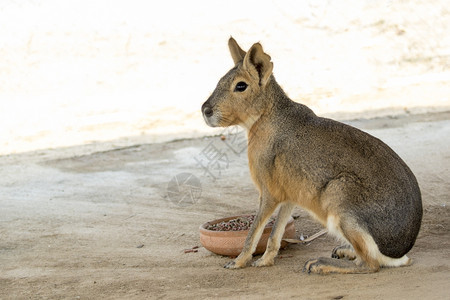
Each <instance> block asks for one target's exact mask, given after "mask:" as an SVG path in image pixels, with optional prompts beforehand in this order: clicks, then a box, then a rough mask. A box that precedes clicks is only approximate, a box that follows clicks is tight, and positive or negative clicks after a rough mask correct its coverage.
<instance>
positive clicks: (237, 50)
mask: <svg viewBox="0 0 450 300" xmlns="http://www.w3.org/2000/svg"><path fill="white" fill-rule="evenodd" d="M228 48H230V53H231V57H232V58H233V61H234V64H237V63H238V62H240V61H241V60H242V59H244V56H245V51H244V50H242V49H241V47H239V45H238V43H237V42H236V40H235V39H233V37H230V39H229V40H228Z"/></svg>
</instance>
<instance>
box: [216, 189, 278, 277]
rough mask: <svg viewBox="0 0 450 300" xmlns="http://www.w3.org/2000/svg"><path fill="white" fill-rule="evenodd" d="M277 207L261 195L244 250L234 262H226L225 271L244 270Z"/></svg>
mask: <svg viewBox="0 0 450 300" xmlns="http://www.w3.org/2000/svg"><path fill="white" fill-rule="evenodd" d="M276 207H277V204H276V203H275V200H274V199H273V198H271V197H269V196H265V195H262V196H261V198H260V202H259V210H258V214H257V215H256V217H255V220H254V221H253V224H252V226H250V230H249V232H248V235H247V238H246V239H245V243H244V248H243V249H242V252H241V254H239V256H238V257H236V259H235V260H232V261H230V262H228V263H227V264H226V265H225V266H224V268H227V269H239V268H244V267H246V266H247V264H248V263H249V262H250V260H251V259H252V255H253V252H255V250H256V246H257V245H258V242H259V239H260V238H261V235H262V233H263V231H264V227H265V226H266V224H267V221H269V218H270V216H271V215H272V214H273V212H274V211H275V209H276Z"/></svg>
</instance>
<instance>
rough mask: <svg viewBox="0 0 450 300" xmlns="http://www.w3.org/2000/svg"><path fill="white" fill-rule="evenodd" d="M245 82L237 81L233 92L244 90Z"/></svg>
mask: <svg viewBox="0 0 450 300" xmlns="http://www.w3.org/2000/svg"><path fill="white" fill-rule="evenodd" d="M247 86H248V85H247V84H246V83H245V82H243V81H239V82H238V83H237V84H236V87H235V88H234V91H235V92H243V91H245V89H246V88H247Z"/></svg>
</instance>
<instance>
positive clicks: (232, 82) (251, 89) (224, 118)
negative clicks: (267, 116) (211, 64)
mask: <svg viewBox="0 0 450 300" xmlns="http://www.w3.org/2000/svg"><path fill="white" fill-rule="evenodd" d="M228 47H229V48H230V53H231V57H232V58H233V61H234V64H235V66H234V68H232V69H231V70H230V71H228V73H227V74H225V76H223V77H222V78H221V79H220V80H219V83H218V84H217V87H216V89H215V90H214V92H213V93H212V95H211V96H210V97H209V98H208V100H207V101H206V102H205V103H204V104H203V106H202V113H203V118H204V119H205V122H206V124H208V125H209V126H211V127H219V126H221V127H226V126H232V125H241V126H244V127H247V128H249V127H250V126H251V124H253V123H254V121H255V120H256V119H257V118H258V117H259V115H260V114H262V113H263V111H264V108H265V103H264V99H265V98H266V97H264V93H265V92H266V88H267V86H268V85H269V83H270V81H271V80H273V77H272V76H271V75H272V69H273V64H272V62H271V61H270V56H269V55H267V54H266V53H264V51H263V49H262V47H261V44H259V43H256V44H254V45H253V46H252V47H251V48H250V50H248V51H247V52H245V51H244V50H242V49H241V47H239V45H238V44H237V42H236V41H235V40H234V39H233V38H230V39H229V41H228Z"/></svg>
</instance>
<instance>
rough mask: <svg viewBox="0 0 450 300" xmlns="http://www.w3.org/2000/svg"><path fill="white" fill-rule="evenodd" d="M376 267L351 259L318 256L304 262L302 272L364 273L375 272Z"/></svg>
mask: <svg viewBox="0 0 450 300" xmlns="http://www.w3.org/2000/svg"><path fill="white" fill-rule="evenodd" d="M377 271H378V268H377V267H374V268H369V267H367V266H366V265H357V264H355V263H354V262H353V261H351V260H347V259H336V258H329V257H319V258H317V259H311V260H309V261H307V262H306V264H305V267H304V268H303V272H307V273H308V274H311V273H315V274H333V273H340V274H363V273H364V274H365V273H373V272H377Z"/></svg>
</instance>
